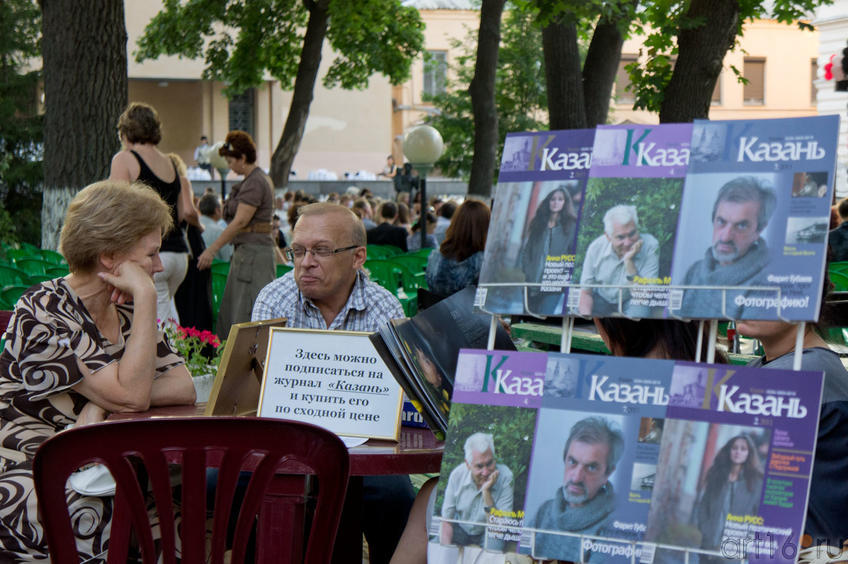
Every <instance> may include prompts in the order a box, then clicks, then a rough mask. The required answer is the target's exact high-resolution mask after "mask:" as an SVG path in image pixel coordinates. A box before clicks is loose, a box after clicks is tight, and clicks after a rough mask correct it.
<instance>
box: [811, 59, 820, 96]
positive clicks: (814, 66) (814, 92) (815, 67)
mask: <svg viewBox="0 0 848 564" xmlns="http://www.w3.org/2000/svg"><path fill="white" fill-rule="evenodd" d="M818 75H819V61H818V60H817V59H810V104H811V105H813V106H815V105H816V98H817V97H818V93H819V89H818V88H816V78H817V77H818Z"/></svg>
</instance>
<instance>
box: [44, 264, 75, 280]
mask: <svg viewBox="0 0 848 564" xmlns="http://www.w3.org/2000/svg"><path fill="white" fill-rule="evenodd" d="M70 272H71V271H70V270H68V265H67V264H61V265H56V266H48V267H47V268H46V269H45V274H47V275H48V276H50V278H59V277H61V276H67V275H68V274H70Z"/></svg>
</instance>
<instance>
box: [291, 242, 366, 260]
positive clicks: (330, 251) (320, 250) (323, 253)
mask: <svg viewBox="0 0 848 564" xmlns="http://www.w3.org/2000/svg"><path fill="white" fill-rule="evenodd" d="M361 246H362V245H351V246H350V247H342V248H340V249H334V248H332V247H326V246H323V245H319V246H317V247H312V248H311V249H307V248H306V247H301V246H300V245H292V246H291V247H289V248H288V249H286V250H285V254H286V258H287V259H289V260H291V261H294V260H300V259H302V258H303V257H304V256H305V255H306V253H307V252H309V253H312V256H313V257H321V258H327V257H329V256H331V255H337V254H339V253H343V252H345V251H350V250H352V249H358V248H359V247H361Z"/></svg>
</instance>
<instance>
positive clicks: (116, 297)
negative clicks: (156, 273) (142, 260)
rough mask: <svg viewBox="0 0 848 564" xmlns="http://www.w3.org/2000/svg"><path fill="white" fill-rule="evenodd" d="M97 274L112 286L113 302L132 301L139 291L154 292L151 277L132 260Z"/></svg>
mask: <svg viewBox="0 0 848 564" xmlns="http://www.w3.org/2000/svg"><path fill="white" fill-rule="evenodd" d="M99 275H100V278H101V279H102V280H103V281H104V282H106V283H107V284H109V285H111V286H113V289H112V295H111V300H112V302H114V303H117V304H124V303H127V302H130V301H133V300H134V299H135V298H137V297H138V294H139V293H140V292H145V291H149V292H152V293H153V294H154V295H155V294H156V289H155V288H154V286H153V279H152V278H151V277H150V275H149V274H148V273H147V272H145V271H144V270H143V269H142V268H141V267H140V266H139V265H137V264H135V263H133V262H129V261H125V262H121V263H118V264H117V265H115V267H114V268H113V269H112V271H111V272H100V273H99Z"/></svg>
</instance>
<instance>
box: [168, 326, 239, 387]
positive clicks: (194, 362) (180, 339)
mask: <svg viewBox="0 0 848 564" xmlns="http://www.w3.org/2000/svg"><path fill="white" fill-rule="evenodd" d="M164 330H165V335H166V337H167V338H168V341H169V342H170V343H171V345H172V346H173V347H174V349H176V351H177V352H178V353H179V354H180V356H182V357H183V358H184V359H185V363H186V368H188V371H189V372H190V373H191V377H192V379H193V380H194V388H195V390H196V392H197V402H198V403H201V402H205V401H207V400H208V399H209V394H210V392H211V391H212V384H213V382H214V381H215V374H216V373H217V372H218V365H219V364H220V363H221V355H222V353H223V352H224V342H225V341H221V340H220V339H219V338H218V336H217V335H216V334H215V333H213V332H211V331H208V330H203V331H201V330H199V329H195V328H194V327H182V326H180V325H178V324H177V323H175V322H172V323H168V324H166V325H165V328H164Z"/></svg>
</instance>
